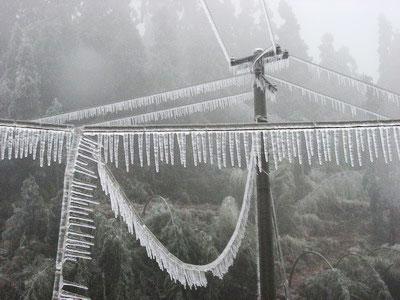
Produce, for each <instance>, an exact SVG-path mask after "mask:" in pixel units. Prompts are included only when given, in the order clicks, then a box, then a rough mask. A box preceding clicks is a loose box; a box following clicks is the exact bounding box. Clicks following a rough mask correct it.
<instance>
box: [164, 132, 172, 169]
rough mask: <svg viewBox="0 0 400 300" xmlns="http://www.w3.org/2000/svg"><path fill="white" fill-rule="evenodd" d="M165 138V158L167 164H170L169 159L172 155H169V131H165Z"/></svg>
mask: <svg viewBox="0 0 400 300" xmlns="http://www.w3.org/2000/svg"><path fill="white" fill-rule="evenodd" d="M163 138H164V150H165V152H164V158H165V163H166V164H169V160H170V157H169V152H170V151H169V140H168V134H167V133H164V134H163Z"/></svg>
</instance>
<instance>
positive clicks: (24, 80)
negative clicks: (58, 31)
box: [8, 34, 40, 120]
mask: <svg viewBox="0 0 400 300" xmlns="http://www.w3.org/2000/svg"><path fill="white" fill-rule="evenodd" d="M15 62H16V64H17V68H16V71H15V78H14V89H13V91H12V101H11V103H10V105H9V107H8V110H9V115H10V116H11V117H12V118H14V119H22V120H26V119H30V118H32V117H33V116H37V115H38V113H39V112H40V75H39V73H38V72H37V68H36V63H35V60H34V53H33V47H32V40H31V39H30V38H29V37H28V36H27V35H26V34H23V35H22V39H21V44H20V45H19V48H18V52H17V54H16V59H15Z"/></svg>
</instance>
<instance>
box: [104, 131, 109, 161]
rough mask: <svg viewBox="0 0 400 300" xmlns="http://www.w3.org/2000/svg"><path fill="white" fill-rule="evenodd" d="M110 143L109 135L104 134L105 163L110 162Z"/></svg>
mask: <svg viewBox="0 0 400 300" xmlns="http://www.w3.org/2000/svg"><path fill="white" fill-rule="evenodd" d="M108 145H109V142H108V135H107V134H105V135H103V149H104V162H105V163H108V158H109V153H108V152H109V151H108Z"/></svg>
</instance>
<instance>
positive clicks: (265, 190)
mask: <svg viewBox="0 0 400 300" xmlns="http://www.w3.org/2000/svg"><path fill="white" fill-rule="evenodd" d="M286 58H288V53H287V52H282V51H281V49H280V47H279V46H277V47H276V49H275V50H274V49H273V50H270V51H263V50H262V49H256V50H255V51H254V54H253V55H252V56H249V57H245V58H242V59H235V58H232V59H231V66H237V65H240V64H246V63H248V64H252V67H253V72H254V76H255V78H254V85H253V89H254V116H255V119H256V122H257V123H261V122H267V102H266V98H265V92H266V89H268V90H269V91H270V92H273V93H274V92H276V87H275V86H274V85H272V84H271V83H270V82H269V81H268V80H267V79H266V78H265V76H264V63H268V62H270V61H277V60H280V59H286ZM261 139H262V140H261V147H262V148H261V157H262V159H261V168H259V169H257V218H258V251H259V268H258V270H259V279H260V295H259V296H260V300H275V299H276V286H275V255H274V229H273V219H272V199H271V192H270V189H271V185H270V180H269V164H268V161H269V160H268V159H267V157H265V155H264V153H266V152H265V151H264V141H263V137H261ZM260 169H261V170H260Z"/></svg>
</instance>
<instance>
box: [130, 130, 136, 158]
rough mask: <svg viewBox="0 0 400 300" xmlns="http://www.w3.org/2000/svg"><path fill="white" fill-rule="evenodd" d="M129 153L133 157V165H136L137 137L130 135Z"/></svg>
mask: <svg viewBox="0 0 400 300" xmlns="http://www.w3.org/2000/svg"><path fill="white" fill-rule="evenodd" d="M129 152H130V155H131V164H132V165H133V164H134V163H135V135H134V134H132V133H131V134H129Z"/></svg>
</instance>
